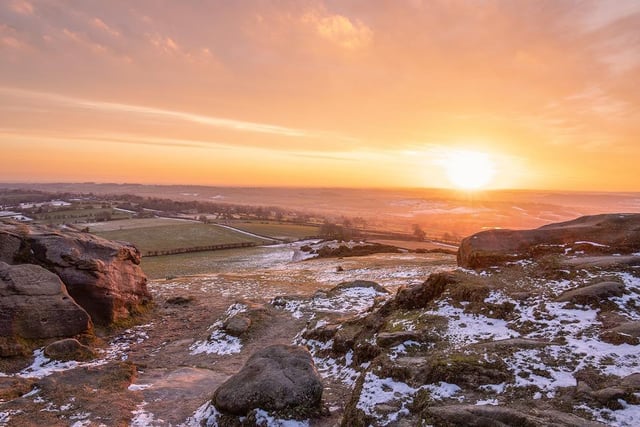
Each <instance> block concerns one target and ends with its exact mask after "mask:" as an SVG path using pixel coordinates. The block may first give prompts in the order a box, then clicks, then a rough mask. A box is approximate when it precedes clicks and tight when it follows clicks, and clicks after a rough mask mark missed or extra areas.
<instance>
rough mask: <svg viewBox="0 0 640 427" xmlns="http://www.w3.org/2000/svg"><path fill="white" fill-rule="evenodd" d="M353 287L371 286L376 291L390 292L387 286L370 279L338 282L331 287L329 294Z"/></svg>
mask: <svg viewBox="0 0 640 427" xmlns="http://www.w3.org/2000/svg"><path fill="white" fill-rule="evenodd" d="M352 288H371V289H373V290H375V291H376V292H380V293H383V294H388V293H389V291H388V290H387V289H386V288H384V287H382V286H380V285H379V284H377V283H376V282H372V281H370V280H352V281H350V282H342V283H338V284H337V285H336V286H334V287H333V288H331V290H329V292H328V294H329V295H332V294H334V293H337V292H339V291H342V290H344V289H352Z"/></svg>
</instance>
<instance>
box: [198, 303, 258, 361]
mask: <svg viewBox="0 0 640 427" xmlns="http://www.w3.org/2000/svg"><path fill="white" fill-rule="evenodd" d="M245 311H247V306H246V305H244V304H241V303H235V304H232V305H231V306H229V308H228V309H227V311H226V313H225V315H224V317H223V318H222V319H220V320H218V321H216V322H215V323H214V324H213V325H211V326H210V327H209V329H213V332H211V335H210V336H209V338H208V339H207V340H204V341H196V342H195V343H193V344H192V345H191V346H190V347H189V350H191V354H200V353H207V354H219V355H226V354H236V353H240V351H242V341H240V338H238V337H234V336H232V335H229V334H227V333H226V332H224V330H223V329H222V327H223V325H224V322H226V321H227V320H228V319H230V318H231V317H233V316H235V315H236V314H239V313H244V312H245Z"/></svg>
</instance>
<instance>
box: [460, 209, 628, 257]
mask: <svg viewBox="0 0 640 427" xmlns="http://www.w3.org/2000/svg"><path fill="white" fill-rule="evenodd" d="M636 252H640V214H603V215H591V216H583V217H580V218H577V219H574V220H572V221H567V222H561V223H557V224H549V225H545V226H543V227H540V228H536V229H534V230H487V231H483V232H480V233H477V234H474V235H472V236H470V237H467V238H465V239H464V240H463V241H462V243H461V244H460V249H459V250H458V265H459V266H460V267H464V268H474V269H480V268H486V267H491V266H495V265H502V264H505V263H507V262H513V261H519V260H523V259H537V258H540V257H542V256H544V255H549V254H590V255H611V254H616V255H628V254H633V253H636Z"/></svg>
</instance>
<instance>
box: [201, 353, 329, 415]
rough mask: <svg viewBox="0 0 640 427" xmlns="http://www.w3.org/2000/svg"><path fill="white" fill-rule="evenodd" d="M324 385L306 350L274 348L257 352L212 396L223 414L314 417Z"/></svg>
mask: <svg viewBox="0 0 640 427" xmlns="http://www.w3.org/2000/svg"><path fill="white" fill-rule="evenodd" d="M321 399H322V382H321V380H320V376H319V375H318V372H317V371H316V368H315V365H314V363H313V358H312V357H311V354H310V353H309V350H307V349H306V348H305V347H299V346H287V345H273V346H270V347H267V348H265V349H263V350H260V351H258V352H256V353H254V354H253V355H252V356H251V357H250V358H249V360H248V361H247V363H246V364H245V366H244V367H243V368H242V370H240V372H238V373H237V374H236V375H234V376H232V377H231V378H229V379H228V380H227V381H226V382H225V383H223V384H222V385H221V386H220V387H219V388H218V389H217V390H216V392H215V394H214V395H213V404H214V405H215V406H216V407H217V408H218V409H219V410H220V411H222V412H224V413H228V414H232V415H246V414H247V413H248V412H249V411H251V410H252V409H256V408H261V409H264V410H268V411H280V412H285V413H286V412H290V413H292V414H293V413H295V414H297V415H302V414H312V413H314V412H316V411H318V410H319V408H320V402H321Z"/></svg>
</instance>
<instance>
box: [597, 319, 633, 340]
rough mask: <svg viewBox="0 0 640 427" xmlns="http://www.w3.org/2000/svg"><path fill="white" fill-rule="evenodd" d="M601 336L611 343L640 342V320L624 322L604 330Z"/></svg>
mask: <svg viewBox="0 0 640 427" xmlns="http://www.w3.org/2000/svg"><path fill="white" fill-rule="evenodd" d="M601 338H602V340H603V341H606V342H608V343H611V344H631V345H637V344H640V322H638V321H636V322H624V323H622V324H620V325H618V326H616V327H615V328H611V329H609V330H607V331H604V332H603V333H602V335H601Z"/></svg>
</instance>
